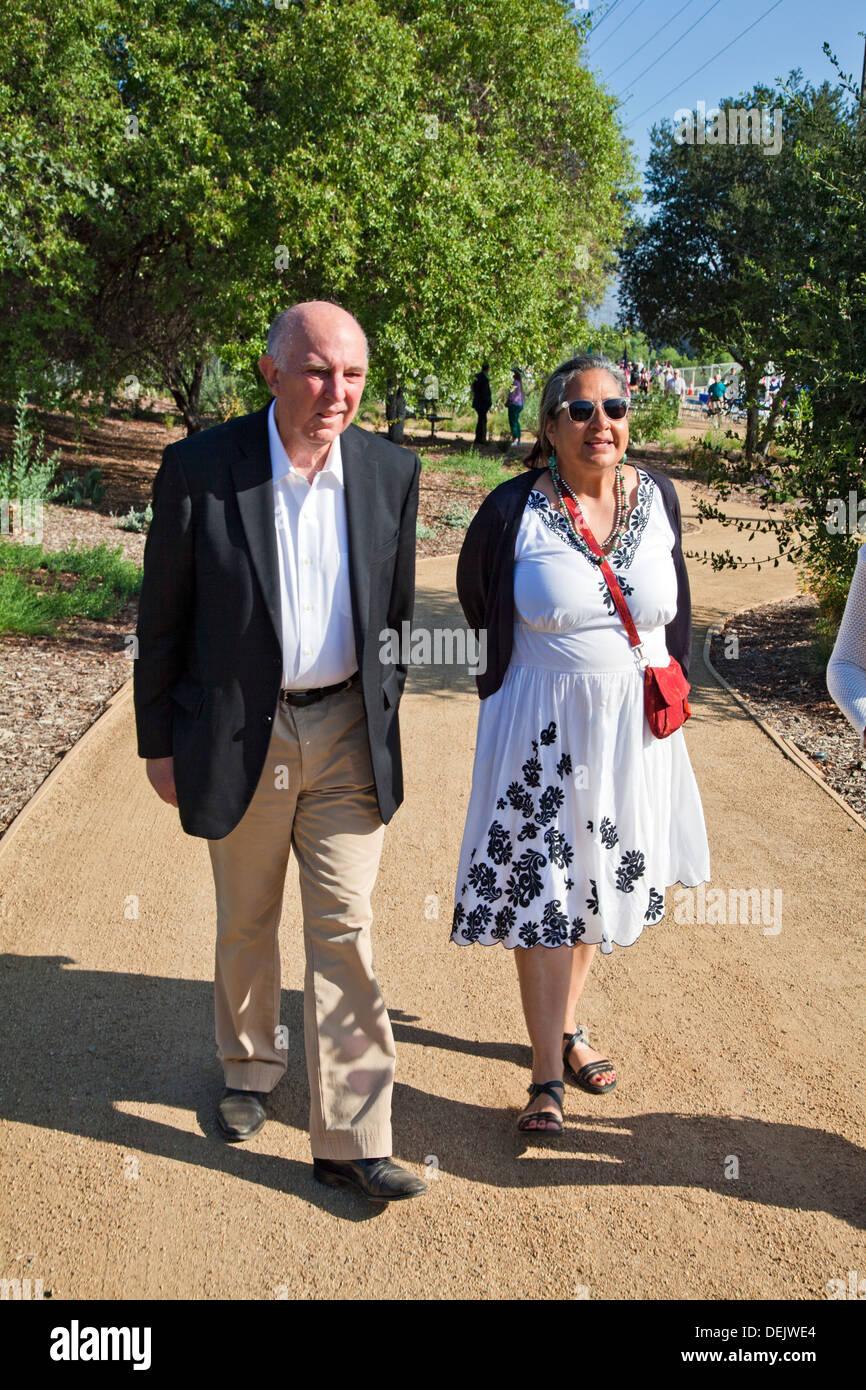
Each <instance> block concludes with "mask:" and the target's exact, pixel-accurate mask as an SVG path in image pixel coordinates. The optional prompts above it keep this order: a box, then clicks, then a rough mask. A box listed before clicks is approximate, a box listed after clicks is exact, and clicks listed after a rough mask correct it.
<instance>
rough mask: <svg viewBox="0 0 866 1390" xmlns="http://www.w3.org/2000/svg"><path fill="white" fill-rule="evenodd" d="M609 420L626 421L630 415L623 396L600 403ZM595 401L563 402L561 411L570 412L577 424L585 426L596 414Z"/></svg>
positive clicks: (560, 407)
mask: <svg viewBox="0 0 866 1390" xmlns="http://www.w3.org/2000/svg"><path fill="white" fill-rule="evenodd" d="M597 404H598V405H600V406H601V408H602V410H603V411H604V413H605V415H606V416H607V418H608V420H624V419H625V417H626V415H627V414H628V401H626V400H624V399H623V398H622V396H612V397H611V398H610V400H608V401H598V402H597ZM595 407H596V402H595V401H563V402H562V405H561V406H559V410H566V409H567V410H568V413H569V415H570V416H571V418H572V420H574V422H575V423H576V424H579V425H585V424H586V422H587V420H591V419H592V417H593V415H594V414H595Z"/></svg>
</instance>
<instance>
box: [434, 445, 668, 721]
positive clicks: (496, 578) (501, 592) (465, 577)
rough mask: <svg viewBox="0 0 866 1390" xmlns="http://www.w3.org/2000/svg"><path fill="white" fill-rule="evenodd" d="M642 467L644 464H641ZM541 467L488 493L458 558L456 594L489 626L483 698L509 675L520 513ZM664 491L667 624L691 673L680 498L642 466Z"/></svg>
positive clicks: (472, 621) (473, 622)
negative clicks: (670, 581)
mask: <svg viewBox="0 0 866 1390" xmlns="http://www.w3.org/2000/svg"><path fill="white" fill-rule="evenodd" d="M641 467H642V468H643V465H641ZM539 472H540V470H539V469H537V468H529V469H527V471H526V472H525V473H520V474H518V476H517V477H516V478H509V479H508V481H507V482H504V483H500V485H499V487H497V488H494V489H493V491H492V492H491V493H489V494H488V495H487V497H485V499H484V501H483V502H482V503H481V506H480V507H479V508H478V511H477V512H476V514H475V516H474V517H473V519H472V522H471V523H470V526H469V529H468V530H467V532H466V537H465V539H464V541H463V548H462V550H461V551H460V558H459V559H458V561H457V594H458V597H459V599H460V604H461V607H462V608H463V612H464V613H465V614H466V621H467V623H468V624H469V626H470V627H472V628H474V629H475V630H476V632H477V631H478V630H479V629H480V628H485V629H486V630H487V669H486V671H485V672H484V674H483V675H477V676H476V677H475V683H476V685H477V686H478V694H479V695H480V696H481V698H482V700H485V699H486V698H487V696H488V695H492V694H493V693H494V691H496V690H498V689H499V687H500V686H501V684H502V682H503V681H504V679H505V672H506V671H507V670H508V663H509V661H510V660H511V648H512V643H513V639H514V545H515V542H516V540H517V532H518V530H519V529H520V519H521V517H522V516H523V510H524V508H525V506H526V502H527V499H528V497H529V494H530V492H531V491H532V489H533V487H534V486H535V484H536V482H537V481H538V476H539ZM643 472H644V473H647V474H649V476H650V477H651V478H652V479H653V482H655V484H656V485H657V487H658V489H659V491H660V492H661V495H662V501H663V502H664V505H665V510H666V511H667V514H668V518H669V520H670V523H671V526H672V527H673V533H674V536H675V537H676V540H675V542H674V548H673V562H674V569H675V571H676V576H677V611H676V614H675V616H674V617H673V618H672V619H671V621H670V622H669V623H668V624H667V626H666V628H665V640H666V644H667V649H668V651H669V652H670V654H671V656H675V657H676V659H677V661H678V662H679V663H680V665H681V666H682V668H683V674H684V675H686V676H688V673H689V661H690V658H691V648H692V602H691V595H690V592H689V577H688V574H687V573H686V562H685V559H684V557H683V547H682V539H681V537H682V517H681V514H680V503H679V498H678V497H677V494H676V489H675V488H674V485H673V483H672V482H671V480H670V478H666V477H665V476H664V474H663V473H656V472H655V470H654V469H652V468H643Z"/></svg>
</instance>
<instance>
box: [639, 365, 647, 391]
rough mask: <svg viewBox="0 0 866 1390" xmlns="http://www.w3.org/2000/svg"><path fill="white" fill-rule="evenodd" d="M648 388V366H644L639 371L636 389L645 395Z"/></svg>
mask: <svg viewBox="0 0 866 1390" xmlns="http://www.w3.org/2000/svg"><path fill="white" fill-rule="evenodd" d="M649 388H650V374H649V368H648V367H644V368H643V369H642V370H641V373H640V379H639V381H638V390H639V391H641V392H642V393H643V395H646V394H647V392H648V391H649Z"/></svg>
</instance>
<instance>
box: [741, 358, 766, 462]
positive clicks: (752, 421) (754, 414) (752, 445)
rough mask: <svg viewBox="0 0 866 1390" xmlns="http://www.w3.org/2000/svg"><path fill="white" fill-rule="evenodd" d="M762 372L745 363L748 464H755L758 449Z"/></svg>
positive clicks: (746, 451)
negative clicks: (759, 396) (759, 393)
mask: <svg viewBox="0 0 866 1390" xmlns="http://www.w3.org/2000/svg"><path fill="white" fill-rule="evenodd" d="M761 375H762V373H761V370H760V368H759V367H758V366H756V365H755V364H754V363H752V362H744V363H743V386H744V388H745V397H746V442H745V447H744V450H743V452H744V454H745V458H746V462H747V463H753V462H754V458H755V454H756V452H757V449H758V431H759V429H760V421H761V417H760V415H759V414H758V386H759V384H760V380H761Z"/></svg>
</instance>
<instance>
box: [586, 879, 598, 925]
mask: <svg viewBox="0 0 866 1390" xmlns="http://www.w3.org/2000/svg"><path fill="white" fill-rule="evenodd" d="M589 886H590V888H591V889H592V892H591V893H590V895H589V897H588V898H587V900H586V905H587V907H588V908H589V910H590V912H594V913H595V915H596V917H597V916H598V886H597V885H596V881H595V879H594V878H591V879H590V880H589Z"/></svg>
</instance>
